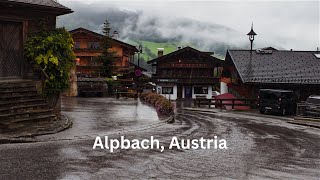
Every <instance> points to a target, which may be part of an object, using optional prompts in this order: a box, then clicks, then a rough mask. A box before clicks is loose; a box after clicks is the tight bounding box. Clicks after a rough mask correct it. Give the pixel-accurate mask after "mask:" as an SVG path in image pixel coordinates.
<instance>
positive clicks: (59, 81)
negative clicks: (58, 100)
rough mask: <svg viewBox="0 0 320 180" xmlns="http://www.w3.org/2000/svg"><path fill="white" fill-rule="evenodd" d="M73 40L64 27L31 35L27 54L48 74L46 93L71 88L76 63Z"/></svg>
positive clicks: (36, 66) (26, 46)
mask: <svg viewBox="0 0 320 180" xmlns="http://www.w3.org/2000/svg"><path fill="white" fill-rule="evenodd" d="M73 44H74V42H73V40H72V38H71V36H70V34H69V32H68V31H67V30H65V29H64V28H59V29H55V30H52V31H42V32H39V33H37V34H32V35H30V36H29V38H28V40H27V42H26V45H25V49H24V50H25V56H26V58H27V59H28V60H29V61H30V62H31V63H32V64H33V65H34V68H35V70H36V71H37V70H39V69H40V70H41V71H42V72H43V74H45V75H46V79H45V81H44V84H43V86H44V94H45V95H48V94H55V93H60V92H63V91H65V90H67V89H68V88H69V83H70V81H69V73H70V69H71V68H72V67H73V66H74V65H75V63H74V60H75V58H76V57H75V55H74V53H73V51H72V48H73Z"/></svg>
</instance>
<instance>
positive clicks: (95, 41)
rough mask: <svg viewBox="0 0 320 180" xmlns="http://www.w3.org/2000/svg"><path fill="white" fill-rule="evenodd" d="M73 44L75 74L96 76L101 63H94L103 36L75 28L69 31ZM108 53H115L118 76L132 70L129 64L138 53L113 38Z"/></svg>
mask: <svg viewBox="0 0 320 180" xmlns="http://www.w3.org/2000/svg"><path fill="white" fill-rule="evenodd" d="M70 33H71V35H72V38H73V40H74V42H75V46H74V52H75V54H76V56H77V73H78V75H80V76H81V75H82V76H83V75H84V76H97V75H99V73H100V69H101V62H97V61H95V58H96V57H97V56H100V55H101V53H102V49H101V43H102V40H103V35H101V34H99V33H96V32H93V31H90V30H88V29H84V28H77V29H74V30H71V31H70ZM111 46H112V48H111V49H110V51H112V52H115V53H116V58H117V60H116V62H115V64H114V65H115V66H116V69H117V73H118V74H126V73H127V72H128V71H129V70H132V68H134V65H133V64H132V63H131V62H133V61H134V55H135V53H136V52H137V51H138V50H137V48H136V47H135V46H133V45H131V44H128V43H125V42H122V41H120V40H118V39H116V38H115V37H114V36H113V38H111Z"/></svg>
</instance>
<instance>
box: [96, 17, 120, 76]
mask: <svg viewBox="0 0 320 180" xmlns="http://www.w3.org/2000/svg"><path fill="white" fill-rule="evenodd" d="M110 30H111V27H110V23H109V21H108V19H106V20H105V22H104V24H103V29H102V32H103V34H104V37H103V40H102V46H101V48H102V54H101V55H100V56H98V57H97V61H98V62H102V67H101V76H103V77H111V76H112V75H115V66H114V62H115V60H116V57H115V52H111V51H110V49H111V48H112V46H111V37H110Z"/></svg>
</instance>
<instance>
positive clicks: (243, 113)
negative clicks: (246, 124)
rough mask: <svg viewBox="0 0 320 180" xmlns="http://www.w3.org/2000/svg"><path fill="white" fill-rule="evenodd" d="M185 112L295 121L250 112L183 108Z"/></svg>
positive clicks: (289, 118) (288, 118) (290, 118)
mask: <svg viewBox="0 0 320 180" xmlns="http://www.w3.org/2000/svg"><path fill="white" fill-rule="evenodd" d="M182 109H183V110H187V111H199V112H210V113H233V114H241V115H248V116H258V117H263V118H277V119H280V120H284V121H290V120H293V118H292V117H281V116H268V115H264V114H257V113H250V112H241V111H232V110H230V111H225V110H209V109H193V108H182Z"/></svg>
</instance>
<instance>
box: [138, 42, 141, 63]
mask: <svg viewBox="0 0 320 180" xmlns="http://www.w3.org/2000/svg"><path fill="white" fill-rule="evenodd" d="M138 50H139V52H138V67H140V54H141V53H142V45H139V46H138Z"/></svg>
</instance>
